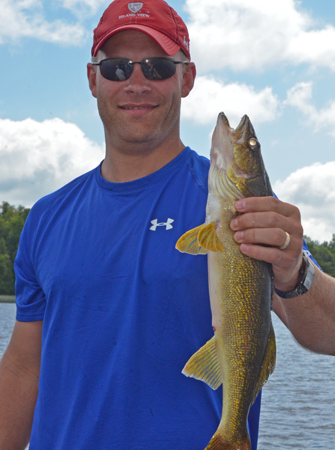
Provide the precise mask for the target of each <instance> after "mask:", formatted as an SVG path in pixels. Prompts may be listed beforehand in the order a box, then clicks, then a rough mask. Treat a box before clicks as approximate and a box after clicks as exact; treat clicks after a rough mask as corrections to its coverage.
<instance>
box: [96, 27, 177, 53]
mask: <svg viewBox="0 0 335 450" xmlns="http://www.w3.org/2000/svg"><path fill="white" fill-rule="evenodd" d="M125 30H138V31H142V32H143V33H145V34H147V35H148V36H150V37H151V38H152V39H153V40H154V41H155V42H157V44H158V45H159V46H160V47H161V48H162V49H163V50H164V51H165V53H166V54H167V55H169V56H172V55H175V54H176V53H177V52H178V51H179V50H180V46H179V45H177V44H176V43H175V42H174V41H173V40H172V39H170V38H169V37H168V36H166V35H165V34H163V33H161V32H160V31H157V30H154V29H153V28H150V27H146V26H145V25H136V24H129V25H124V26H123V27H119V28H115V29H114V30H112V31H111V32H110V33H107V34H106V35H105V36H103V37H102V38H101V39H100V41H99V42H98V43H97V44H96V46H95V47H94V49H93V53H92V56H97V54H98V51H99V50H100V49H101V47H102V46H103V44H104V43H105V42H106V41H107V40H108V39H109V38H110V37H112V36H114V34H116V33H119V32H120V31H125Z"/></svg>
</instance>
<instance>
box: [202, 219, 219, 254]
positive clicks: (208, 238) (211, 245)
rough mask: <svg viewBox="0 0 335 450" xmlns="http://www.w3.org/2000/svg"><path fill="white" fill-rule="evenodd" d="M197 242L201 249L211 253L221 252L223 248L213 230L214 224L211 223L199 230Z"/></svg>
mask: <svg viewBox="0 0 335 450" xmlns="http://www.w3.org/2000/svg"><path fill="white" fill-rule="evenodd" d="M198 242H199V244H200V245H201V247H203V248H206V249H207V250H211V251H212V252H222V251H223V247H222V244H221V242H220V239H219V238H218V236H217V234H216V230H215V222H211V223H209V224H208V225H205V226H204V227H202V228H201V230H200V232H199V235H198Z"/></svg>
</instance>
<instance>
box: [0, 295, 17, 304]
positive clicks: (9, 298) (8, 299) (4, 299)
mask: <svg viewBox="0 0 335 450" xmlns="http://www.w3.org/2000/svg"><path fill="white" fill-rule="evenodd" d="M0 303H15V295H0Z"/></svg>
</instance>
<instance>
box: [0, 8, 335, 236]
mask: <svg viewBox="0 0 335 450" xmlns="http://www.w3.org/2000/svg"><path fill="white" fill-rule="evenodd" d="M168 3H169V4H170V5H171V6H172V7H173V8H174V9H175V10H176V11H177V12H178V13H179V14H180V15H181V16H182V17H183V18H184V20H185V22H186V23H187V25H188V27H189V31H190V37H191V54H192V58H193V60H194V62H195V63H196V65H197V68H198V76H197V80H196V85H195V88H194V90H193V92H192V93H191V95H190V96H189V97H188V98H187V99H185V101H184V103H183V107H182V123H181V135H182V140H183V142H184V144H185V145H189V146H191V147H192V148H193V149H194V150H196V151H198V153H200V154H203V155H207V156H208V155H209V150H210V135H211V132H212V130H213V128H214V125H215V122H216V117H217V115H218V113H219V112H220V111H224V112H225V113H226V114H227V116H228V117H229V119H230V121H231V124H232V125H233V126H234V127H235V126H236V125H237V124H238V121H239V118H240V117H241V116H242V115H244V114H248V115H249V116H250V118H251V120H252V122H253V124H254V126H255V129H256V132H257V135H258V138H259V140H260V142H261V145H262V152H263V157H264V160H265V164H266V167H267V170H268V173H269V176H270V179H271V182H272V185H273V186H274V189H275V191H276V193H277V194H279V196H280V198H282V199H283V200H284V201H287V202H290V203H294V204H296V205H297V206H299V207H300V209H301V212H302V218H303V225H304V228H305V232H306V234H308V235H309V236H312V237H313V238H315V239H318V240H320V241H323V240H330V239H331V237H332V233H335V220H334V219H335V212H334V211H335V176H334V172H335V154H334V153H335V152H334V150H335V44H334V42H335V2H330V1H329V0H302V1H300V2H298V1H293V0H281V1H280V2H278V1H274V0H254V1H253V2H250V0H207V1H206V2H203V1H202V0H185V1H177V0H170V1H169V2H168ZM107 5H108V2H106V1H102V0H48V1H46V0H20V1H17V0H0V10H1V17H0V56H1V60H2V74H1V80H2V83H1V91H0V129H1V133H0V162H1V167H2V175H1V176H0V201H2V200H6V201H9V202H10V203H12V204H16V205H17V204H23V205H25V206H31V205H32V204H33V203H34V202H35V201H36V200H38V198H40V197H41V196H43V195H45V194H48V193H49V192H52V191H53V190H55V189H57V188H59V187H61V186H62V185H63V184H65V183H66V182H68V181H70V180H71V179H73V178H74V177H76V176H78V175H80V174H81V173H83V172H85V171H87V170H90V168H93V167H94V166H95V165H97V164H98V163H99V161H101V159H103V154H104V134H103V128H102V125H101V122H100V119H99V116H98V114H97V110H96V104H95V100H94V99H93V97H92V96H91V93H90V91H89V89H88V85H87V80H86V63H87V62H88V61H89V59H90V49H91V44H92V31H93V28H95V26H96V25H97V23H98V21H99V19H100V16H101V14H102V12H103V10H104V9H105V8H106V6H107Z"/></svg>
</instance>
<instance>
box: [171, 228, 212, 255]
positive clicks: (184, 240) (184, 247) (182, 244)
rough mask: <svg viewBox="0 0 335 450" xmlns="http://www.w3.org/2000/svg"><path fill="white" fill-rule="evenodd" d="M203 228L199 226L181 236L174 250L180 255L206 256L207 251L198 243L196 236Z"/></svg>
mask: <svg viewBox="0 0 335 450" xmlns="http://www.w3.org/2000/svg"><path fill="white" fill-rule="evenodd" d="M204 226H205V225H199V226H198V227H196V228H193V229H192V230H189V231H187V232H186V233H185V234H183V235H182V236H181V237H180V238H179V239H178V241H177V244H176V249H177V250H179V251H180V252H182V253H189V254H191V255H206V254H207V250H206V249H205V248H202V247H201V245H199V242H198V234H199V232H200V230H201V229H202V228H203V227H204Z"/></svg>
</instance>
